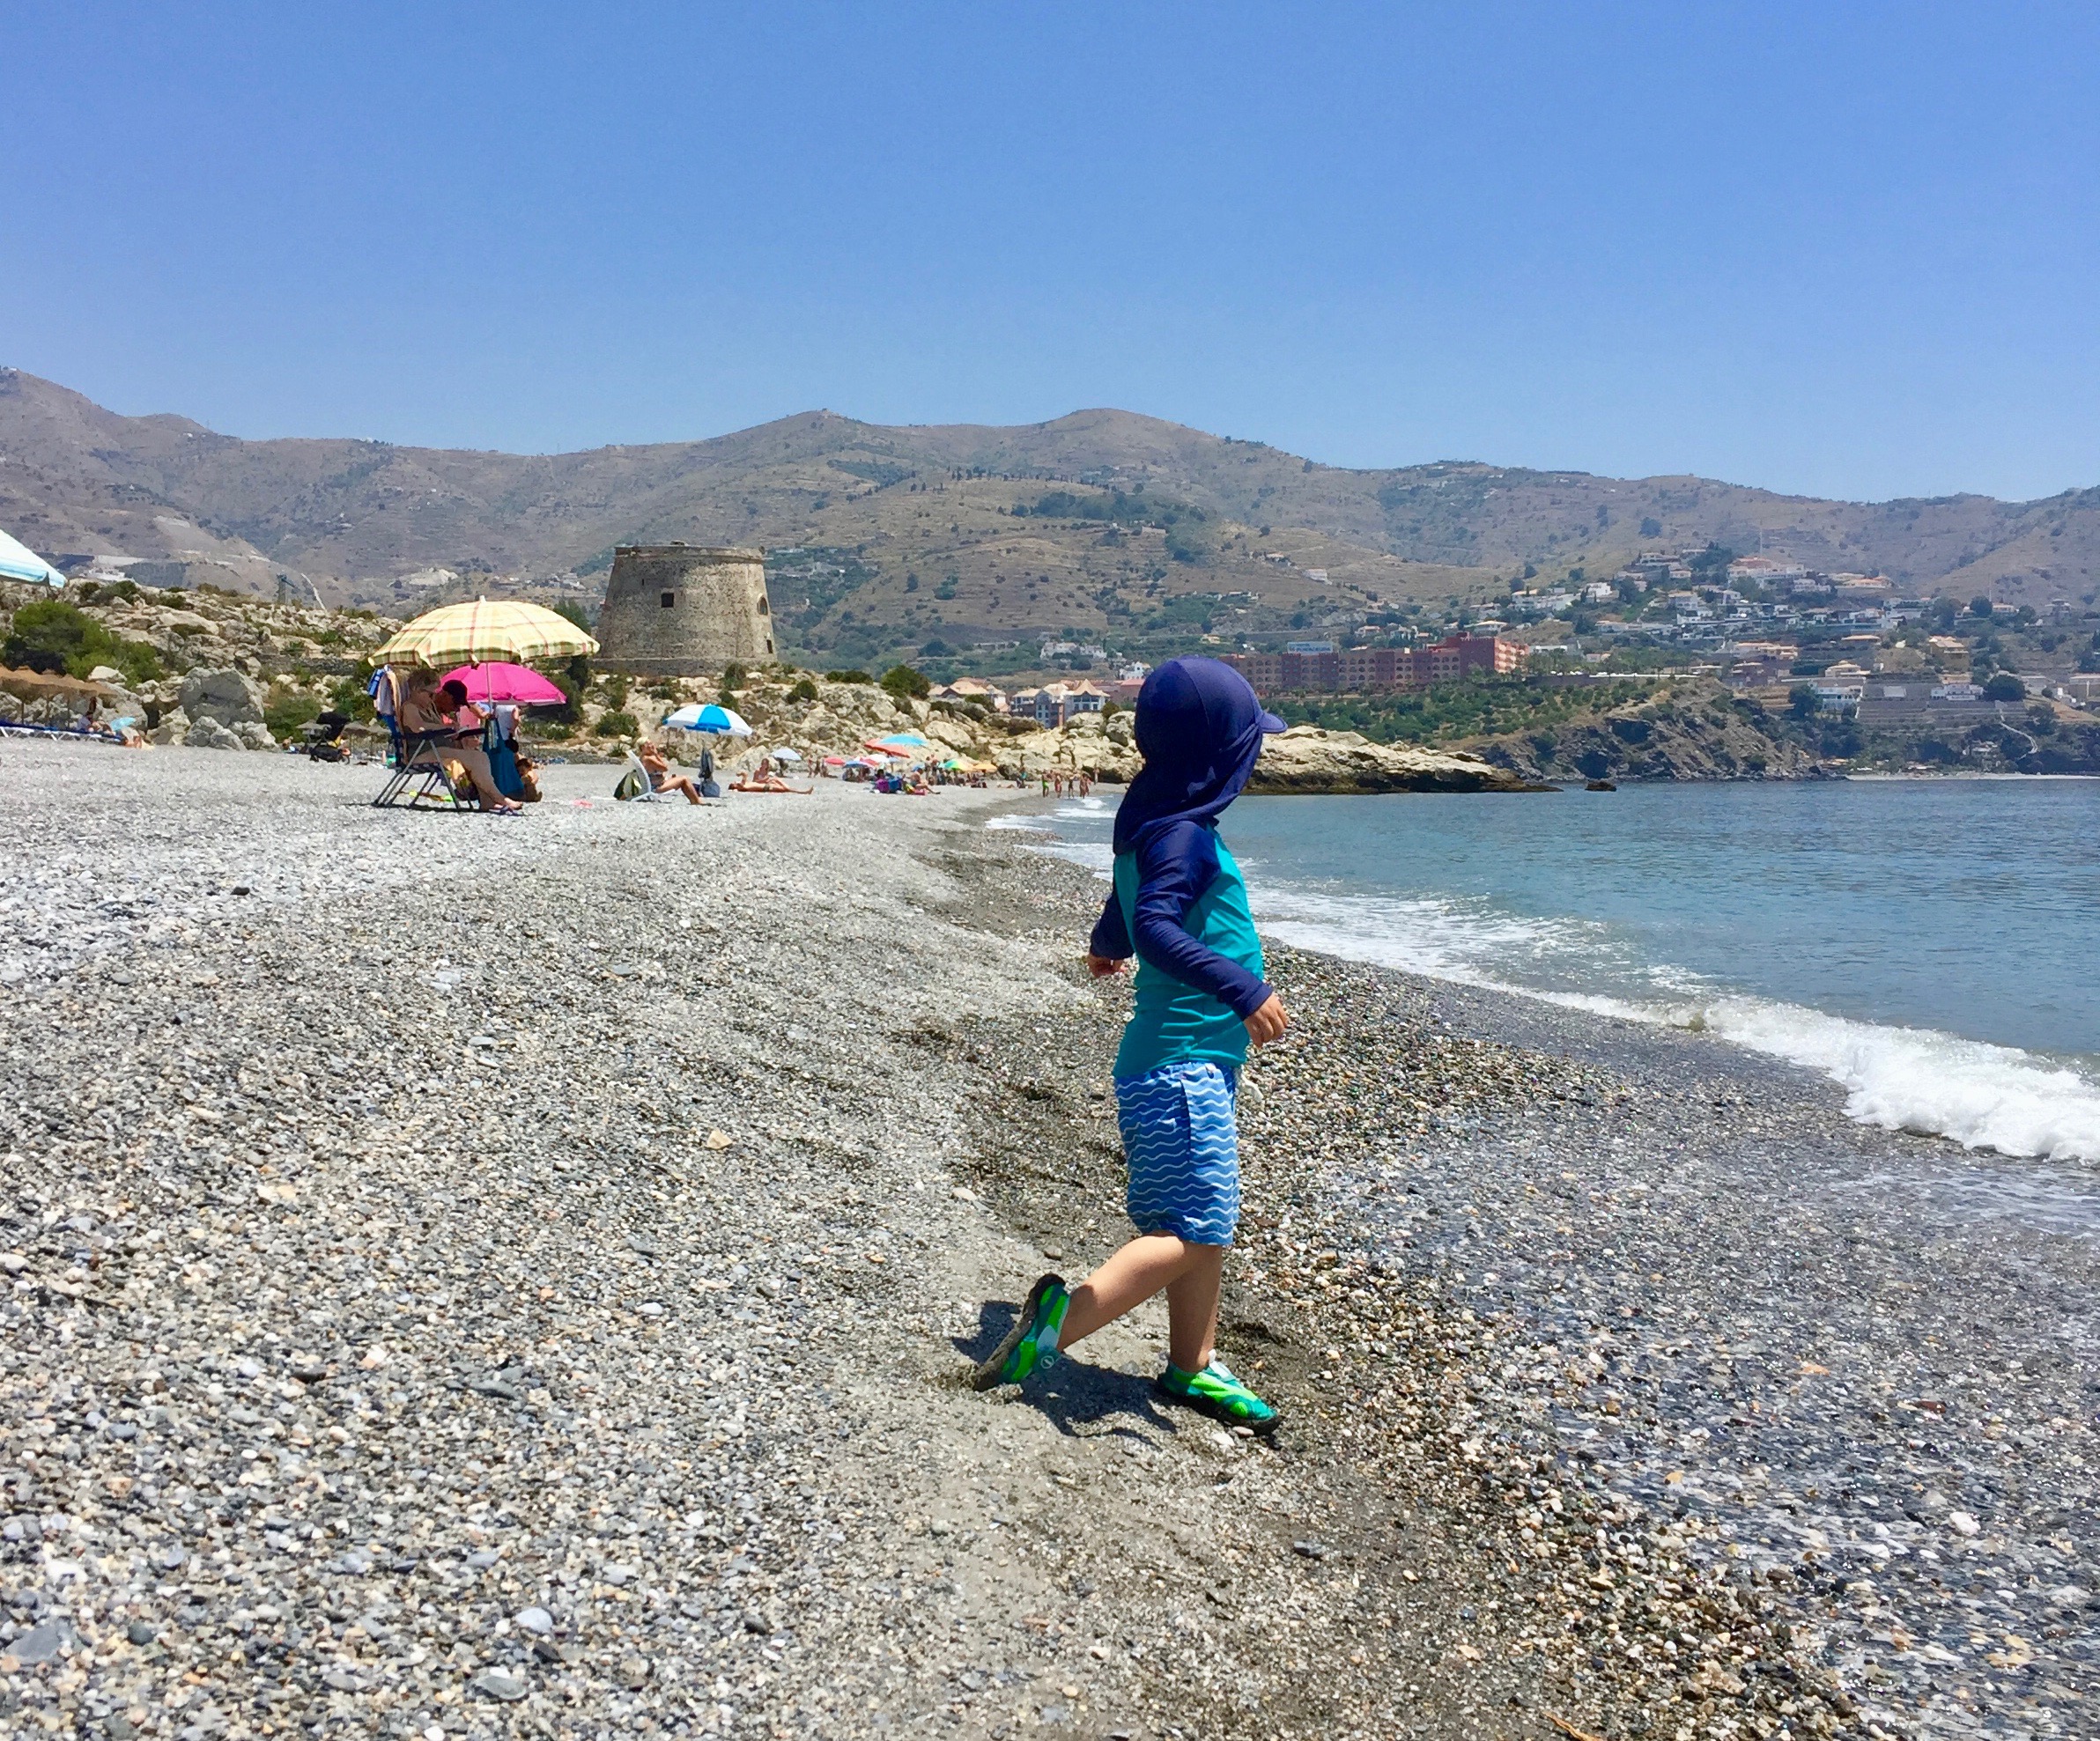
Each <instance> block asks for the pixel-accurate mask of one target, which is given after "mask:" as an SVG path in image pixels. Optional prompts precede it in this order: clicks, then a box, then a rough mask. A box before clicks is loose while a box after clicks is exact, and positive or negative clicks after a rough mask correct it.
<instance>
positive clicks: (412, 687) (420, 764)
mask: <svg viewBox="0 0 2100 1741" xmlns="http://www.w3.org/2000/svg"><path fill="white" fill-rule="evenodd" d="M455 690H456V691H457V694H456V696H455V694H454V693H453V692H454V691H455ZM448 702H449V703H451V704H452V705H451V707H449V708H448V707H447V705H446V704H447V703H448ZM463 704H467V686H466V685H465V684H464V683H462V682H460V681H459V680H458V679H457V678H455V679H454V680H453V681H452V682H449V683H447V684H446V685H445V687H444V689H443V690H440V689H438V687H437V674H436V673H435V672H433V671H428V670H418V671H415V672H412V673H410V676H409V681H408V684H407V687H406V689H405V690H404V691H403V695H402V697H401V713H400V727H401V756H402V759H401V765H400V768H399V769H398V771H396V775H395V777H394V778H393V779H391V780H389V781H388V783H387V788H386V790H385V791H383V792H382V793H381V794H380V796H379V797H378V799H376V800H374V802H376V803H380V804H388V803H392V802H394V801H395V800H396V798H397V797H398V795H399V794H400V793H402V792H403V791H405V790H407V789H408V788H409V787H410V785H414V786H416V788H417V789H416V791H415V793H414V795H413V796H411V797H410V798H409V800H407V801H408V802H409V803H410V805H413V804H414V803H416V801H417V800H418V799H420V798H423V797H425V796H427V795H428V794H429V793H430V790H431V787H432V786H433V785H434V784H436V783H437V782H438V781H443V782H444V783H446V784H447V785H449V784H450V781H451V776H450V774H449V772H448V771H447V767H446V764H447V763H456V764H459V766H460V767H461V768H462V770H463V771H465V773H466V776H467V778H468V779H469V781H470V782H471V784H472V786H473V791H474V795H475V797H476V798H477V800H479V801H480V804H481V808H483V809H484V811H486V812H488V813H489V814H490V815H497V816H514V815H518V814H519V813H520V812H521V810H522V809H523V808H524V807H523V806H522V805H519V804H514V803H512V802H511V801H510V800H508V799H507V798H506V797H505V796H504V795H503V794H502V793H500V792H499V791H498V790H497V789H496V780H495V775H494V773H493V771H492V770H491V769H490V767H489V758H488V756H487V754H486V753H485V752H484V750H483V749H482V748H481V744H480V741H479V739H480V736H481V712H480V710H479V709H478V708H476V707H473V706H472V705H466V712H467V713H468V714H470V716H471V720H470V723H469V724H468V725H467V726H466V727H464V730H465V732H466V734H467V736H468V738H469V739H470V740H472V741H462V725H461V720H460V715H459V713H458V712H457V711H456V710H457V709H458V708H459V707H460V706H461V705H463ZM433 773H434V775H435V777H436V778H435V779H433V778H432V776H433Z"/></svg>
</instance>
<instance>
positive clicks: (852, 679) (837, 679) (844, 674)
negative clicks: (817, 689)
mask: <svg viewBox="0 0 2100 1741" xmlns="http://www.w3.org/2000/svg"><path fill="white" fill-rule="evenodd" d="M874 681H875V679H874V678H873V677H871V676H869V675H868V674H867V673H866V672H865V671H826V672H825V673H824V682H827V683H872V682H874Z"/></svg>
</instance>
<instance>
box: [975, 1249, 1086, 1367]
mask: <svg viewBox="0 0 2100 1741" xmlns="http://www.w3.org/2000/svg"><path fill="white" fill-rule="evenodd" d="M1071 1303H1072V1296H1071V1295H1069V1294H1068V1293H1067V1292H1066V1291H1065V1283H1064V1278H1063V1277H1062V1276H1056V1275H1045V1276H1038V1277H1037V1278H1036V1284H1035V1286H1034V1287H1032V1288H1030V1289H1029V1290H1028V1297H1027V1298H1026V1299H1025V1300H1024V1301H1023V1302H1021V1309H1020V1311H1019V1312H1018V1313H1017V1314H1016V1315H1015V1317H1014V1327H1013V1328H1012V1329H1011V1330H1009V1331H1008V1332H1006V1339H1005V1340H1004V1341H1002V1342H1001V1343H1000V1345H999V1346H997V1347H996V1348H995V1349H993V1350H992V1352H991V1354H989V1355H987V1357H986V1359H985V1361H984V1363H983V1364H982V1365H981V1366H980V1367H979V1368H977V1372H976V1374H975V1376H973V1377H972V1379H971V1380H970V1383H971V1387H972V1389H973V1390H979V1391H995V1390H997V1389H998V1388H999V1386H1000V1385H1002V1384H1018V1383H1020V1382H1021V1381H1022V1380H1023V1379H1024V1378H1025V1377H1027V1376H1028V1375H1029V1374H1030V1373H1032V1372H1033V1371H1035V1370H1037V1369H1038V1368H1042V1367H1047V1366H1050V1365H1053V1364H1054V1362H1055V1361H1056V1360H1057V1333H1058V1332H1059V1331H1061V1330H1062V1329H1063V1328H1064V1323H1065V1309H1066V1308H1067V1307H1068V1306H1069V1305H1070V1304H1071Z"/></svg>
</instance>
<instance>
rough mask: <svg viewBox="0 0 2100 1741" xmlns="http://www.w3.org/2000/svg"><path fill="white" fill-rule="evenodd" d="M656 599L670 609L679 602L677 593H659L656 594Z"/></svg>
mask: <svg viewBox="0 0 2100 1741" xmlns="http://www.w3.org/2000/svg"><path fill="white" fill-rule="evenodd" d="M656 601H657V602H658V603H659V604H661V605H662V607H663V608H664V609H666V610H669V609H670V608H671V607H672V606H673V605H675V604H677V602H678V595H677V594H676V593H659V594H657V595H656Z"/></svg>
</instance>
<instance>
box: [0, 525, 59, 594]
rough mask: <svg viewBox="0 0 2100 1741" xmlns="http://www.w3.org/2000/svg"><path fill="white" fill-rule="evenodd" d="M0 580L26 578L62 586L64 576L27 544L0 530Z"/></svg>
mask: <svg viewBox="0 0 2100 1741" xmlns="http://www.w3.org/2000/svg"><path fill="white" fill-rule="evenodd" d="M0 580H28V581H31V582H33V583H36V584H40V585H42V586H64V585H65V576H64V575H63V574H61V573H60V572H58V571H57V570H56V569H55V568H54V567H52V566H51V564H49V563H48V562H46V561H45V560H44V559H43V557H40V556H39V555H37V553H36V552H35V551H34V550H31V549H30V548H29V546H28V545H26V544H25V543H22V542H19V541H18V540H17V539H14V538H11V537H9V536H8V535H7V534H6V533H5V532H0Z"/></svg>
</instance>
